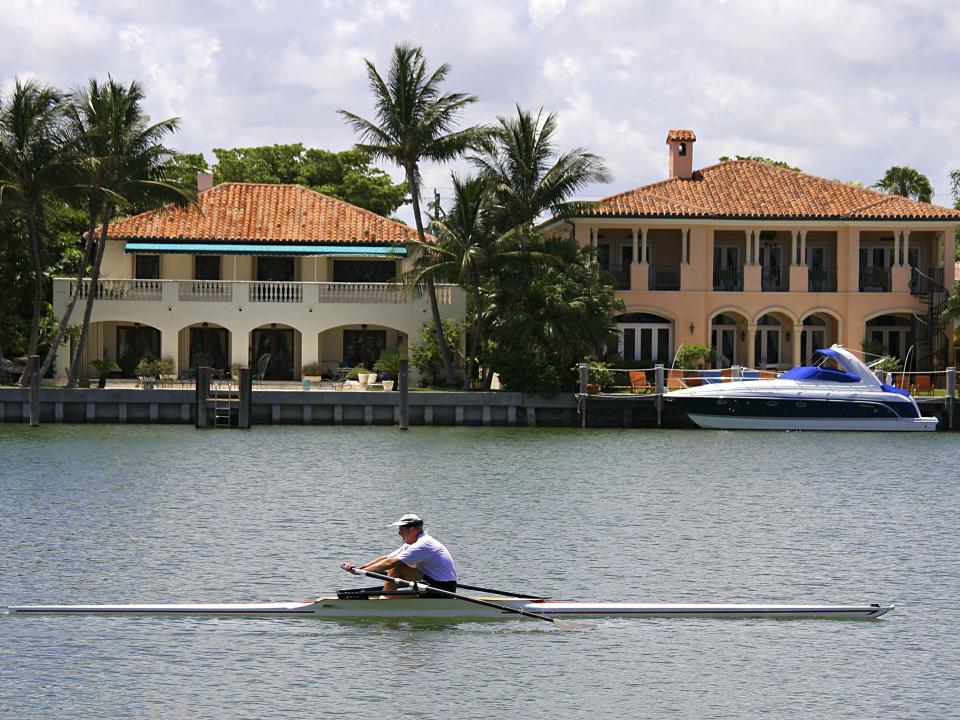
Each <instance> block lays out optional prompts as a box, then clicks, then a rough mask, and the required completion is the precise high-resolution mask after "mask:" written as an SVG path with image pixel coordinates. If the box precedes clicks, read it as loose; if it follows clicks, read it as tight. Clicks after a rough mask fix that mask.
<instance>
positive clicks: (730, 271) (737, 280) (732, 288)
mask: <svg viewBox="0 0 960 720" xmlns="http://www.w3.org/2000/svg"><path fill="white" fill-rule="evenodd" d="M713 290H714V292H742V291H743V268H742V267H740V266H739V265H738V266H731V265H722V266H720V267H714V268H713Z"/></svg>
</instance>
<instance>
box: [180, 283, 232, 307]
mask: <svg viewBox="0 0 960 720" xmlns="http://www.w3.org/2000/svg"><path fill="white" fill-rule="evenodd" d="M180 300H183V301H187V302H232V301H233V283H230V282H225V281H223V280H192V281H181V282H180Z"/></svg>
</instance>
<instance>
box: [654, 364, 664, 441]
mask: <svg viewBox="0 0 960 720" xmlns="http://www.w3.org/2000/svg"><path fill="white" fill-rule="evenodd" d="M653 378H654V380H653V382H654V390H653V392H654V393H655V394H656V396H657V427H660V426H661V425H662V424H663V365H662V364H661V363H657V364H656V365H654V366H653Z"/></svg>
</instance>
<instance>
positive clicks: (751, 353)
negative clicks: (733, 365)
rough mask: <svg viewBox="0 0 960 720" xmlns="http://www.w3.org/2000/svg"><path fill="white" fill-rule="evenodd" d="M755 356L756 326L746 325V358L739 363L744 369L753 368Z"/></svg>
mask: <svg viewBox="0 0 960 720" xmlns="http://www.w3.org/2000/svg"><path fill="white" fill-rule="evenodd" d="M756 355H757V326H756V325H747V357H746V358H744V359H743V362H742V363H740V364H741V365H743V366H744V367H749V368H752V367H753V359H754V358H755V357H756Z"/></svg>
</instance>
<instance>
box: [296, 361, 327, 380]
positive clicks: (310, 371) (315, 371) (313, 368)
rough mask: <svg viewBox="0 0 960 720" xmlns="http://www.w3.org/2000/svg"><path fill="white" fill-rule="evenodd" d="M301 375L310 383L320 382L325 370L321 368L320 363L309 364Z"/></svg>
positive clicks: (304, 367) (302, 369)
mask: <svg viewBox="0 0 960 720" xmlns="http://www.w3.org/2000/svg"><path fill="white" fill-rule="evenodd" d="M300 372H301V375H302V376H303V379H304V380H309V381H310V382H320V378H321V375H323V369H322V368H321V367H320V363H316V362H313V363H307V364H306V365H304V366H303V368H301V370H300Z"/></svg>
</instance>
